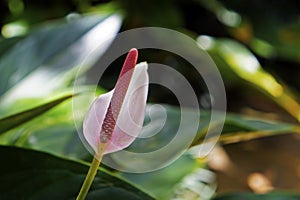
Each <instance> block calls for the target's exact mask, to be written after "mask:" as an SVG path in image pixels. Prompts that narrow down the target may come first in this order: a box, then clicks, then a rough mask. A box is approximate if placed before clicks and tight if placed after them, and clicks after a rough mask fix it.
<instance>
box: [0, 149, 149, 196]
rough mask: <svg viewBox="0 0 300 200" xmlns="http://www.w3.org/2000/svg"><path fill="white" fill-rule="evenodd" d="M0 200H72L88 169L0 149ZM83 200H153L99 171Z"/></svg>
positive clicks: (23, 151) (37, 154) (33, 153)
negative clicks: (85, 199)
mask: <svg viewBox="0 0 300 200" xmlns="http://www.w3.org/2000/svg"><path fill="white" fill-rule="evenodd" d="M0 154H1V159H2V160H3V161H5V162H2V163H1V165H0V199H3V200H9V199H31V200H35V199H36V200H38V199H45V200H46V199H49V200H50V199H51V200H52V199H61V200H68V199H70V200H71V199H75V198H76V196H77V194H78V192H79V189H80V186H81V184H82V182H83V180H84V177H85V174H86V173H87V171H88V166H86V165H84V164H81V163H78V162H75V161H71V160H66V159H62V158H59V157H54V156H52V155H50V154H46V153H41V152H36V151H32V150H26V149H21V148H15V147H7V146H0ZM87 199H112V200H114V199H128V200H150V199H153V198H152V197H150V196H149V195H147V194H145V193H144V192H142V191H141V190H139V189H137V188H136V187H134V186H132V185H130V184H129V183H126V182H125V181H123V180H121V179H119V178H116V177H114V176H113V175H112V174H109V173H107V172H104V171H99V172H98V174H97V176H96V178H95V180H94V182H93V185H92V187H91V190H90V192H89V194H88V196H87Z"/></svg>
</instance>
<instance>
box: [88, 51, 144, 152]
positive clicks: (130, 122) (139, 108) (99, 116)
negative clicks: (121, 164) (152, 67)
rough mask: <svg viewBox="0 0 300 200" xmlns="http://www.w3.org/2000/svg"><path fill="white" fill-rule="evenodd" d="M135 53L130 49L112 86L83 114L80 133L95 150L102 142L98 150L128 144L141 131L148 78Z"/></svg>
mask: <svg viewBox="0 0 300 200" xmlns="http://www.w3.org/2000/svg"><path fill="white" fill-rule="evenodd" d="M137 57H138V51H137V50H136V49H131V50H130V51H129V53H128V55H127V57H126V59H125V62H124V64H123V67H122V70H121V73H120V75H119V78H118V80H117V83H116V85H115V88H114V89H113V90H111V91H110V92H108V93H106V94H102V95H100V96H99V97H98V98H97V99H95V101H94V102H93V104H92V105H91V107H90V109H89V111H88V113H87V115H86V117H85V120H84V123H83V134H84V137H85V139H86V140H87V142H88V143H89V145H90V146H91V147H92V148H93V150H94V151H95V153H96V154H98V153H99V146H101V145H102V146H105V149H102V152H101V154H107V153H111V152H115V151H118V150H121V149H124V148H126V147H128V146H129V145H130V144H131V143H132V142H133V141H134V139H135V138H136V137H137V136H138V134H139V133H140V131H141V128H142V124H143V121H144V114H145V107H146V99H147V94H148V85H149V78H148V72H147V63H145V62H143V63H140V64H138V65H136V62H137Z"/></svg>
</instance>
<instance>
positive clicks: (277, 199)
mask: <svg viewBox="0 0 300 200" xmlns="http://www.w3.org/2000/svg"><path fill="white" fill-rule="evenodd" d="M299 198H300V194H293V193H287V192H274V193H270V194H250V193H249V194H248V193H242V194H228V195H222V196H220V197H216V198H214V199H213V200H240V199H243V200H298V199H299Z"/></svg>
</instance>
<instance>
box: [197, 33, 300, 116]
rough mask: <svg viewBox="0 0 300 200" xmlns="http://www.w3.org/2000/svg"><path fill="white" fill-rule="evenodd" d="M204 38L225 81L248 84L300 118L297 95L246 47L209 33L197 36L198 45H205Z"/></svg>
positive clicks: (299, 105)
mask: <svg viewBox="0 0 300 200" xmlns="http://www.w3.org/2000/svg"><path fill="white" fill-rule="evenodd" d="M205 40H206V41H210V42H209V43H210V45H208V46H206V49H207V50H208V52H209V53H210V55H211V56H212V58H213V59H214V61H215V62H216V64H217V66H218V68H219V69H220V71H221V73H222V75H224V76H223V78H224V79H225V82H226V79H227V81H228V80H229V81H231V80H235V81H237V80H239V81H241V80H242V81H244V82H246V83H250V84H251V86H252V88H255V89H256V90H257V91H260V92H262V93H263V94H264V95H266V96H267V97H269V98H270V99H272V100H273V101H274V102H276V103H277V104H278V105H280V106H281V107H282V108H283V109H284V110H286V111H287V112H288V113H289V114H290V115H291V116H293V117H294V118H295V119H296V120H298V121H300V104H299V102H298V101H297V98H296V97H297V96H298V94H297V93H295V92H293V91H291V90H290V89H289V88H287V87H286V86H285V85H284V84H282V83H280V82H279V81H278V80H276V78H275V77H274V76H272V75H271V74H270V73H268V72H267V71H265V70H264V69H263V68H262V66H261V65H260V63H259V62H258V60H257V59H256V57H255V56H254V55H253V54H252V53H251V52H250V51H249V50H248V49H247V48H246V47H245V46H243V45H242V44H240V43H238V42H236V41H234V40H230V39H215V38H213V37H208V36H204V37H203V36H202V37H201V36H200V37H199V39H198V41H199V43H200V44H204V43H203V42H204V41H205ZM228 74H229V76H228ZM232 75H235V78H233V79H232ZM237 84H240V82H237Z"/></svg>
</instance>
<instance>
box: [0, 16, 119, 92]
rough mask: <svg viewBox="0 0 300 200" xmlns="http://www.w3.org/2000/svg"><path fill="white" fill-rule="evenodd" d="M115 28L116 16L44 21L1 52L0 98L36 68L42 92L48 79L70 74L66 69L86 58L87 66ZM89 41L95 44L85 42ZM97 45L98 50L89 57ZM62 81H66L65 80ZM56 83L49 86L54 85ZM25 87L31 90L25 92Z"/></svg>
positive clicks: (35, 85)
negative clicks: (64, 73)
mask: <svg viewBox="0 0 300 200" xmlns="http://www.w3.org/2000/svg"><path fill="white" fill-rule="evenodd" d="M111 20H112V21H113V22H114V23H113V22H112V21H111ZM108 23H109V27H108ZM119 26H120V17H119V16H117V15H111V16H107V15H106V16H99V15H91V16H85V17H80V18H79V19H75V20H72V21H67V20H65V19H63V20H58V21H55V22H47V23H45V24H44V25H41V26H39V27H37V28H36V29H35V30H34V31H33V32H32V33H30V34H29V35H27V36H26V37H24V38H23V39H20V40H18V41H16V42H14V43H13V45H12V46H11V47H10V48H9V49H8V50H7V51H2V52H4V53H3V54H1V55H0V59H1V62H0V96H1V95H3V94H4V93H6V92H7V91H8V90H9V89H10V88H12V87H13V86H15V85H17V84H19V83H20V81H21V80H23V79H24V78H25V77H27V76H28V75H29V74H30V73H32V72H33V71H35V70H37V69H39V70H40V71H38V72H39V74H37V75H36V76H37V77H36V79H37V78H39V79H42V81H44V82H43V83H42V85H43V90H46V89H47V87H46V85H47V84H49V82H50V80H51V79H50V78H52V79H53V78H56V77H59V76H62V75H63V74H62V73H63V72H70V69H72V68H74V67H76V66H78V65H80V64H82V62H83V60H84V58H85V57H87V56H89V57H88V61H86V60H85V62H88V63H85V64H86V65H87V64H89V65H90V64H91V62H93V61H94V60H95V58H96V57H98V56H100V54H102V53H103V51H102V50H105V49H106V48H107V45H108V43H107V42H108V41H110V40H111V39H112V38H113V36H114V35H115V34H116V33H117V31H118V29H119ZM92 31H94V32H92ZM95 31H96V32H95ZM95 33H96V34H95ZM91 40H92V41H95V42H93V43H91V42H89V41H91ZM105 42H106V43H105ZM7 43H8V42H6V40H4V41H2V42H0V50H1V49H3V48H5V46H7ZM10 43H12V42H10ZM103 43H105V44H103ZM100 45H102V46H101V47H102V50H101V51H98V52H96V53H95V52H93V54H91V52H92V51H93V50H95V48H97V47H99V46H100ZM0 52H1V51H0ZM49 77H50V78H49ZM63 81H66V77H64V78H63V80H62V82H63ZM56 82H57V80H56ZM56 82H55V81H54V82H51V84H54V85H55V84H56ZM40 84H41V81H40V82H38V83H35V84H31V85H30V86H28V87H26V88H24V89H23V91H24V90H26V91H27V92H35V90H34V89H32V88H31V87H34V88H35V87H38V86H40ZM47 86H48V85H47ZM49 87H50V86H49ZM28 88H31V90H30V91H28ZM44 92H45V91H44Z"/></svg>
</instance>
